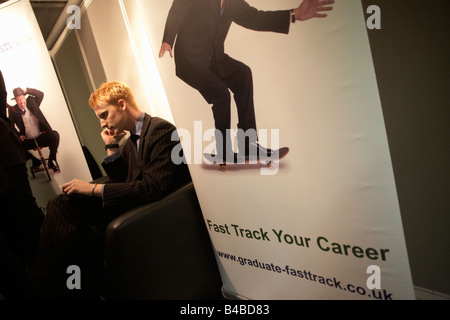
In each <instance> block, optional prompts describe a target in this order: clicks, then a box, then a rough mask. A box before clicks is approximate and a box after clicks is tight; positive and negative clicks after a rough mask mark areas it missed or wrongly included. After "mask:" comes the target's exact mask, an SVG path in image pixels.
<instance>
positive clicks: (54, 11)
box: [0, 0, 68, 40]
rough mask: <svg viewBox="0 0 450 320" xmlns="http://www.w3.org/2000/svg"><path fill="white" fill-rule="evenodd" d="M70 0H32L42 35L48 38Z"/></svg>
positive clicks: (1, 0) (2, 0)
mask: <svg viewBox="0 0 450 320" xmlns="http://www.w3.org/2000/svg"><path fill="white" fill-rule="evenodd" d="M4 2H7V1H6V0H0V3H4ZM67 2H68V0H66V1H64V0H46V1H38V0H30V3H31V7H32V8H33V11H34V14H35V15H36V19H37V21H38V24H39V27H40V28H41V32H42V35H43V37H44V39H45V40H47V38H48V36H49V35H50V32H51V31H52V30H53V27H54V26H55V24H56V21H57V20H58V18H59V16H60V15H61V13H62V12H63V10H64V8H65V6H66V4H67Z"/></svg>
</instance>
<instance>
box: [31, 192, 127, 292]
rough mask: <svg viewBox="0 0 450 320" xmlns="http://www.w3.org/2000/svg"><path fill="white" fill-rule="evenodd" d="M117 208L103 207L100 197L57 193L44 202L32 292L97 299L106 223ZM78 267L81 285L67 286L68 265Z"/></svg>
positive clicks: (116, 214) (117, 211) (115, 214)
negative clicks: (75, 287)
mask: <svg viewBox="0 0 450 320" xmlns="http://www.w3.org/2000/svg"><path fill="white" fill-rule="evenodd" d="M121 213H122V211H120V210H114V209H110V210H105V209H104V208H103V204H102V200H101V199H100V198H97V197H88V196H82V195H74V196H69V195H66V194H63V195H60V196H58V197H56V198H54V199H52V200H51V201H50V202H49V203H48V206H47V214H46V217H45V220H44V223H43V225H42V228H41V237H40V242H39V247H38V251H37V257H36V262H35V265H34V267H33V272H32V288H33V295H34V296H35V297H36V298H44V299H98V298H99V297H100V286H101V268H102V264H103V260H104V234H105V230H106V226H107V225H108V223H109V222H110V221H112V220H113V219H114V218H115V217H117V216H118V215H120V214H121ZM70 266H77V267H79V268H80V271H81V289H80V290H77V289H70V288H68V286H67V283H66V282H67V279H68V277H69V276H70V274H68V273H67V269H68V267H70Z"/></svg>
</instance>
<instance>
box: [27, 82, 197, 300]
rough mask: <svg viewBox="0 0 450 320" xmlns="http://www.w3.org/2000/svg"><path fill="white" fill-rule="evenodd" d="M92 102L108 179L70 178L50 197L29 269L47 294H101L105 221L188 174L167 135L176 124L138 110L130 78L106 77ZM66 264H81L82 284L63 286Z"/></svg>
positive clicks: (177, 183)
mask: <svg viewBox="0 0 450 320" xmlns="http://www.w3.org/2000/svg"><path fill="white" fill-rule="evenodd" d="M89 105H90V107H91V108H92V109H93V110H94V112H95V114H96V116H97V117H98V119H100V125H101V127H102V128H103V129H104V130H103V132H102V133H101V136H102V138H103V141H104V142H105V149H106V150H107V157H106V158H105V160H104V162H103V164H102V165H103V167H104V168H105V171H106V173H107V174H108V177H109V178H110V181H109V182H108V183H105V184H92V183H89V182H86V181H82V180H79V179H74V180H72V181H70V182H68V183H66V184H64V185H62V189H63V192H64V194H62V195H60V196H58V197H56V198H55V199H53V200H51V201H50V202H49V204H48V207H47V214H46V217H45V221H44V224H43V226H42V229H41V242H40V246H39V250H38V257H37V261H36V265H35V272H34V277H33V278H34V280H35V281H36V282H35V285H37V287H36V290H38V293H42V294H44V296H43V297H44V298H68V297H71V296H72V295H74V296H76V297H81V298H93V299H98V298H99V283H98V279H99V278H100V276H99V275H100V272H101V266H102V262H103V259H104V254H103V250H104V249H103V247H104V232H105V229H106V226H107V224H108V223H109V222H111V221H112V220H113V219H114V218H116V217H118V216H119V215H120V214H122V213H124V212H125V211H127V210H129V209H131V208H134V207H137V206H139V205H142V204H145V203H149V202H152V201H156V200H159V199H161V198H162V197H164V196H165V195H167V194H169V193H171V192H172V191H174V190H176V189H178V188H179V187H181V186H182V185H184V184H186V183H188V182H189V181H191V178H190V175H189V171H188V169H187V166H186V165H185V164H183V163H182V164H180V165H176V164H174V162H173V161H172V159H171V153H172V149H173V148H174V147H175V146H176V145H178V143H179V141H172V133H173V132H174V131H175V130H176V129H175V127H174V126H173V125H172V124H171V123H169V122H167V121H165V120H163V119H160V118H157V117H151V116H150V115H148V114H146V113H145V112H142V111H141V110H140V108H139V107H138V105H137V104H136V101H135V98H134V95H133V92H132V90H131V89H130V88H129V87H128V86H127V85H125V84H123V83H120V82H108V83H105V84H103V85H102V86H101V87H100V88H99V89H98V90H96V91H95V92H94V93H93V94H92V95H91V98H90V100H89ZM126 132H130V136H129V137H128V135H127V134H126ZM70 265H77V266H78V267H80V269H81V273H82V275H83V276H82V277H81V281H82V285H81V290H74V291H69V290H68V289H67V287H66V280H67V277H68V275H67V273H66V270H67V268H68V267H69V266H70Z"/></svg>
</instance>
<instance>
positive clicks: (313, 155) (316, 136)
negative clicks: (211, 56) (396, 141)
mask: <svg viewBox="0 0 450 320" xmlns="http://www.w3.org/2000/svg"><path fill="white" fill-rule="evenodd" d="M247 2H248V3H249V4H250V5H253V6H255V7H257V8H259V9H263V10H277V9H290V8H295V7H297V6H298V5H299V3H300V2H299V1H296V0H284V1H270V0H258V1H257V0H249V1H247ZM138 3H139V5H140V6H141V7H142V8H143V10H142V12H143V19H144V20H145V21H146V23H147V29H148V33H149V39H150V41H151V45H152V48H153V51H154V55H155V57H157V55H158V52H159V48H160V45H161V39H162V35H163V31H164V25H165V20H166V17H167V13H168V11H169V9H170V6H171V3H172V2H171V1H165V0H164V1H163V0H153V1H138ZM226 52H227V53H228V54H229V55H230V56H231V57H234V58H236V59H238V60H240V61H243V62H244V63H246V64H247V65H249V66H250V67H251V68H252V71H253V75H254V86H255V105H256V116H257V123H258V129H267V130H268V132H269V135H270V130H271V129H279V133H280V135H279V144H280V146H288V147H290V149H291V152H290V154H289V155H288V156H287V157H286V158H285V159H283V160H282V161H281V163H280V166H279V168H278V171H277V172H275V173H276V174H273V175H261V174H260V173H261V171H260V170H259V167H256V168H255V167H252V168H245V167H241V166H236V168H235V169H230V170H229V172H227V173H223V172H220V171H219V169H218V167H208V166H205V165H197V164H192V165H190V169H191V173H192V175H193V179H194V183H195V188H196V190H197V194H198V197H199V201H200V204H201V207H202V210H203V213H204V217H205V223H206V224H207V227H208V229H209V231H210V235H211V238H212V242H213V244H214V247H215V249H216V250H217V251H218V252H220V253H219V254H218V259H217V260H218V263H219V266H220V269H221V274H222V278H223V281H224V290H225V292H226V293H228V294H231V295H235V296H240V297H244V298H249V299H374V298H382V299H390V298H392V299H413V298H414V294H413V287H412V281H411V275H410V270H409V264H408V257H407V252H406V247H405V242H404V236H403V229H402V224H401V219H400V212H399V206H398V201H397V194H396V189H395V182H394V177H393V171H392V165H391V161H390V155H389V149H388V143H387V137H386V132H385V127H384V120H383V114H382V109H381V103H380V100H379V96H378V90H377V83H376V78H375V72H374V68H373V64H372V59H371V53H370V47H369V42H368V38H367V31H366V26H365V20H364V15H363V8H362V7H361V3H360V1H357V0H351V1H337V3H336V4H335V6H334V10H333V11H332V12H331V13H330V14H329V17H328V18H326V19H315V20H312V21H308V22H296V23H295V24H294V25H291V31H290V33H289V35H280V34H273V33H263V32H254V31H250V30H246V29H243V28H241V27H239V26H237V25H233V26H232V28H231V30H230V32H229V35H228V40H227V42H226ZM158 68H159V70H160V73H161V78H162V81H163V84H164V87H165V90H166V93H167V97H168V100H169V103H170V106H171V110H172V113H173V116H174V119H175V122H176V125H177V127H178V128H180V129H187V130H188V131H189V132H190V133H191V137H190V138H191V140H190V141H188V140H189V139H186V138H189V137H185V140H184V147H185V149H189V148H190V150H188V152H189V151H190V152H191V154H192V155H194V152H195V151H196V150H194V141H195V140H196V141H199V139H200V140H201V136H199V135H195V136H194V132H195V128H194V123H195V121H202V129H203V132H205V131H206V130H207V129H211V128H213V120H212V113H211V110H210V106H209V105H208V104H207V103H206V102H205V101H204V100H203V98H202V97H201V96H200V94H199V93H198V92H196V91H195V90H194V89H192V88H190V87H189V86H187V85H186V84H185V83H184V82H182V81H181V80H180V79H178V78H176V76H175V69H174V61H173V60H172V59H170V58H169V57H168V56H166V57H165V58H164V59H162V60H158ZM232 111H233V116H234V118H233V120H232V124H233V125H234V126H235V124H236V123H237V120H236V115H235V109H234V106H233V105H232ZM234 128H235V127H234ZM189 142H190V143H189ZM210 143H211V142H210V141H203V145H202V148H205V147H206V146H208V145H209V144H210ZM269 147H270V145H269ZM190 160H191V162H193V160H194V158H192V159H190ZM208 220H209V221H210V223H209V222H208ZM209 224H210V226H209ZM214 224H215V225H216V226H214ZM233 225H236V226H238V227H233ZM220 226H221V227H220ZM215 227H217V228H215ZM226 228H228V229H226ZM240 228H242V229H248V230H251V231H254V230H256V231H261V230H262V231H263V232H267V234H266V236H267V237H266V238H265V239H264V240H263V239H261V240H257V239H255V237H254V236H255V235H258V234H257V233H253V234H252V236H250V234H248V233H246V231H244V232H243V233H242V234H241V233H240V231H238V233H236V230H238V229H240ZM227 230H228V231H229V232H227ZM280 230H281V231H282V232H283V233H282V237H283V236H284V235H285V234H289V235H290V236H291V237H292V239H294V237H297V238H298V239H300V237H303V240H304V241H306V238H309V239H310V240H309V245H308V246H303V247H302V246H298V245H296V244H295V242H294V243H292V244H289V243H287V241H288V242H290V241H291V238H289V237H287V238H286V240H287V241H286V240H285V239H284V238H281V242H280V241H278V237H277V236H276V233H279V232H280ZM275 232H276V233H275ZM246 234H247V236H246ZM252 237H253V239H252ZM325 239H326V240H325ZM333 243H334V244H333ZM346 245H350V246H351V247H350V249H349V250H348V254H345V252H344V250H345V249H344V247H345V246H346ZM353 247H359V248H361V249H362V250H363V251H365V250H366V249H368V248H370V249H369V254H370V255H372V258H374V255H373V253H374V252H377V253H378V258H376V259H370V258H368V257H367V254H366V253H364V254H363V257H358V256H361V254H360V252H359V249H355V250H356V251H355V252H356V256H355V254H353V253H352V248H353ZM325 249H328V251H325ZM333 250H334V251H335V252H333ZM382 251H385V252H386V255H385V256H386V259H385V260H383V259H381V252H382ZM233 257H234V259H236V260H233ZM239 258H241V259H240V261H243V259H244V258H245V259H247V260H246V262H245V263H244V264H241V263H239ZM255 260H257V262H260V263H262V264H264V267H265V269H263V268H261V267H256V266H254V265H253V264H254V263H253V262H256V261H255ZM249 261H250V263H249ZM250 264H252V265H250ZM370 265H377V266H379V267H380V269H381V289H380V290H376V292H372V291H371V290H369V289H368V288H367V286H366V281H367V279H368V278H369V276H370V274H367V273H366V271H367V268H368V267H369V266H370ZM286 266H288V268H289V269H288V268H286ZM277 267H279V268H277ZM267 269H269V270H267ZM292 269H294V270H295V275H293V274H292V273H291V271H290V270H292ZM314 275H316V276H314ZM327 279H329V280H327ZM352 291H353V292H352Z"/></svg>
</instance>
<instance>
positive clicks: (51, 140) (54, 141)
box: [22, 130, 59, 161]
mask: <svg viewBox="0 0 450 320" xmlns="http://www.w3.org/2000/svg"><path fill="white" fill-rule="evenodd" d="M36 142H37V143H38V145H39V148H43V147H49V149H50V155H49V160H50V161H51V160H54V161H56V153H57V152H58V147H59V133H58V132H57V131H55V130H53V131H48V132H43V133H42V134H41V135H40V136H39V137H37V138H36ZM22 146H23V149H24V151H25V158H26V160H29V159H33V158H34V159H33V161H36V158H35V157H34V156H33V155H31V154H30V153H29V152H28V150H33V149H36V143H35V142H34V139H25V140H24V141H23V142H22Z"/></svg>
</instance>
